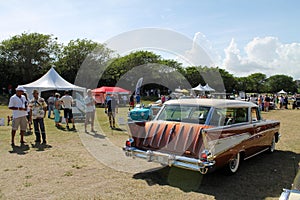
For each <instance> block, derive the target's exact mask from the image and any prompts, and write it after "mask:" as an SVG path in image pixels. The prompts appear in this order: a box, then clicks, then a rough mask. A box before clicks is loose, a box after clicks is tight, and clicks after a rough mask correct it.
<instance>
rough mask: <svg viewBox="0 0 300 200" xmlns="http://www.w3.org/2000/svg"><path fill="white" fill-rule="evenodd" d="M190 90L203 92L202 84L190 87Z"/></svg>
mask: <svg viewBox="0 0 300 200" xmlns="http://www.w3.org/2000/svg"><path fill="white" fill-rule="evenodd" d="M192 90H195V91H200V92H205V89H204V88H203V86H202V85H201V84H199V85H198V86H197V87H194V88H192Z"/></svg>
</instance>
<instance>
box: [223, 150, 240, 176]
mask: <svg viewBox="0 0 300 200" xmlns="http://www.w3.org/2000/svg"><path fill="white" fill-rule="evenodd" d="M240 161H241V154H240V153H238V154H236V155H235V157H234V158H232V159H231V160H230V161H229V163H228V164H227V166H226V167H225V173H226V174H228V175H232V174H235V173H236V172H237V171H238V169H239V166H240Z"/></svg>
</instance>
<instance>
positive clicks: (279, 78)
mask: <svg viewBox="0 0 300 200" xmlns="http://www.w3.org/2000/svg"><path fill="white" fill-rule="evenodd" d="M266 85H267V88H268V92H271V93H277V92H279V91H280V90H282V89H283V90H285V91H286V92H291V93H295V92H297V84H296V82H295V81H294V80H293V78H292V77H290V76H286V75H274V76H270V77H269V78H268V79H267V81H266Z"/></svg>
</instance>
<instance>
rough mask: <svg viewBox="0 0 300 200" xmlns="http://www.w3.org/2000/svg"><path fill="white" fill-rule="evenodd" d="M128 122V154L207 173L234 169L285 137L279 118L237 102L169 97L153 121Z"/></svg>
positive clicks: (125, 149)
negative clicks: (265, 114) (214, 170)
mask: <svg viewBox="0 0 300 200" xmlns="http://www.w3.org/2000/svg"><path fill="white" fill-rule="evenodd" d="M128 125H129V129H130V138H129V139H128V140H127V141H126V145H125V147H124V148H123V150H124V151H125V153H126V155H127V156H132V157H137V158H143V159H146V160H147V161H149V162H158V163H161V164H162V165H168V166H176V167H180V168H185V169H190V170H195V171H199V172H201V173H202V174H206V173H207V172H208V170H209V169H211V170H213V169H216V168H221V167H224V169H225V170H226V171H227V172H229V173H235V172H236V171H237V170H238V168H239V165H240V162H241V161H242V160H245V159H248V158H251V157H253V156H255V155H257V154H259V153H262V152H264V151H269V152H273V151H274V150H275V143H276V142H278V141H279V138H280V134H279V126H280V122H278V121H272V120H264V119H262V117H261V115H260V110H259V108H258V106H257V105H256V104H253V103H251V102H244V101H238V100H223V99H222V100H221V99H182V100H170V101H167V102H165V103H164V105H163V107H162V109H161V110H160V112H159V113H158V115H157V116H156V118H155V119H154V120H153V121H148V122H132V123H129V124H128Z"/></svg>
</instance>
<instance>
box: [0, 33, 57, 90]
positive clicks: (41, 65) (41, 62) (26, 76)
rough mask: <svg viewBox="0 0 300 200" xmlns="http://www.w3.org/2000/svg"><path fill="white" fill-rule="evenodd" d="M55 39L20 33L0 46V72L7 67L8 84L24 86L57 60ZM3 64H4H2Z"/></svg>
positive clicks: (41, 35) (37, 34)
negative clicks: (0, 63)
mask: <svg viewBox="0 0 300 200" xmlns="http://www.w3.org/2000/svg"><path fill="white" fill-rule="evenodd" d="M58 52H59V44H58V43H57V38H53V36H51V35H44V34H39V33H22V34H21V35H16V36H13V37H11V38H10V39H7V40H4V41H2V42H1V44H0V59H1V60H2V65H1V68H2V69H1V71H5V70H6V69H3V68H7V67H9V74H10V75H11V76H12V77H7V78H8V80H7V81H8V82H10V83H14V84H16V85H17V84H24V83H28V82H31V81H33V80H34V79H36V78H38V77H40V76H41V75H42V74H43V73H44V72H45V71H47V70H48V69H49V68H50V66H52V64H53V63H54V61H55V60H56V59H57V55H58ZM3 63H4V64H3Z"/></svg>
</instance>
